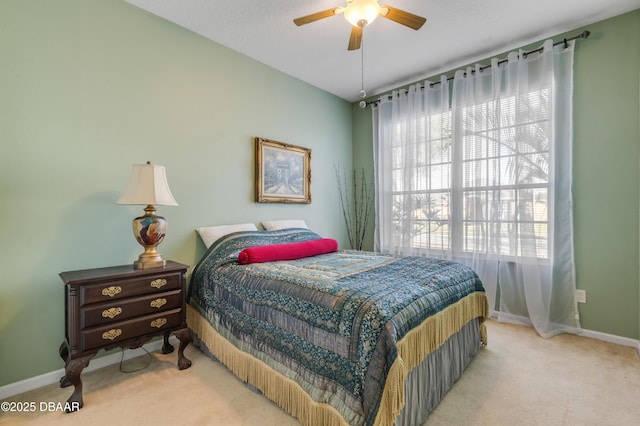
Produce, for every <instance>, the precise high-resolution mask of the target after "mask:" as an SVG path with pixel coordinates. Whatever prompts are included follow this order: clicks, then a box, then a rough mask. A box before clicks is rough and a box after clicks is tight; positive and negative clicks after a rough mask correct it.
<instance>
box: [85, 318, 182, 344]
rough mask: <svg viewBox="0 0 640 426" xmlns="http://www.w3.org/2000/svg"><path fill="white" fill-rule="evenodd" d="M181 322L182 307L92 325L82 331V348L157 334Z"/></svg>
mask: <svg viewBox="0 0 640 426" xmlns="http://www.w3.org/2000/svg"><path fill="white" fill-rule="evenodd" d="M181 322H182V309H174V310H171V311H166V312H161V313H157V314H154V315H147V316H144V317H140V318H134V319H131V320H128V321H122V322H115V323H111V324H109V325H106V326H101V327H94V328H91V329H87V330H84V331H82V341H83V348H84V350H89V349H92V348H99V347H101V346H107V345H112V344H113V343H117V342H119V341H121V340H127V339H131V338H135V337H139V336H145V335H148V334H157V333H158V332H159V331H162V330H163V329H166V328H171V327H174V326H178V325H180V323H181Z"/></svg>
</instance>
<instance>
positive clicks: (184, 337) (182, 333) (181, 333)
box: [174, 328, 191, 370]
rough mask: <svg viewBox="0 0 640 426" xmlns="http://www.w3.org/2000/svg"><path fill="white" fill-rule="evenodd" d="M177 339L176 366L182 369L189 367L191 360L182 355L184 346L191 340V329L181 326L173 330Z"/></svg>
mask: <svg viewBox="0 0 640 426" xmlns="http://www.w3.org/2000/svg"><path fill="white" fill-rule="evenodd" d="M174 334H175V335H176V337H177V338H178V340H180V346H179V347H178V368H179V369H180V370H184V369H186V368H189V367H191V360H189V359H188V358H187V357H185V356H184V348H186V347H187V345H188V344H189V342H191V330H189V329H188V328H182V329H180V330H177V331H175V332H174Z"/></svg>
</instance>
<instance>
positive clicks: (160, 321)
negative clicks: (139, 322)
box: [151, 318, 167, 328]
mask: <svg viewBox="0 0 640 426" xmlns="http://www.w3.org/2000/svg"><path fill="white" fill-rule="evenodd" d="M166 323H167V319H166V318H158V319H154V320H153V321H151V327H155V328H160V327H162V326H163V325H165V324H166Z"/></svg>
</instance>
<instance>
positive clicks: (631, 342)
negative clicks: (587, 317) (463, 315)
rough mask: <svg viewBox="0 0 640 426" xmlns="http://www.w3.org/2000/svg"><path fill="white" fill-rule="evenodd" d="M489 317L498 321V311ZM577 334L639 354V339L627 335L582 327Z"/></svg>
mask: <svg viewBox="0 0 640 426" xmlns="http://www.w3.org/2000/svg"><path fill="white" fill-rule="evenodd" d="M503 315H504V314H503ZM489 318H491V319H493V320H496V321H499V320H498V311H491V312H490V313H489ZM506 318H508V321H511V322H513V323H514V324H519V325H524V326H526V327H533V325H532V324H531V321H530V320H529V319H528V318H525V317H517V316H514V317H509V316H506ZM577 335H578V336H582V337H588V338H590V339H596V340H602V341H603V342H608V343H615V344H616V345H621V346H630V347H632V348H636V350H637V351H638V356H640V340H636V339H631V338H629V337H621V336H615V335H613V334H607V333H601V332H599V331H593V330H585V329H582V330H581V331H580V332H579V333H577Z"/></svg>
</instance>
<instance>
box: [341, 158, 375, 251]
mask: <svg viewBox="0 0 640 426" xmlns="http://www.w3.org/2000/svg"><path fill="white" fill-rule="evenodd" d="M334 169H335V172H336V179H337V180H338V192H339V193H340V207H341V208H342V216H343V217H344V223H345V225H346V227H347V234H348V237H349V244H350V245H351V248H352V249H354V250H362V245H363V244H364V237H365V234H366V232H367V225H368V224H369V219H370V217H371V213H372V211H373V201H374V190H373V189H374V188H373V184H370V183H368V182H367V179H366V176H365V173H364V169H363V170H362V174H361V176H360V180H359V183H358V179H357V175H356V171H355V170H353V174H352V179H351V185H349V184H348V182H347V174H346V172H342V173H341V171H340V170H338V167H337V166H334Z"/></svg>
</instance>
